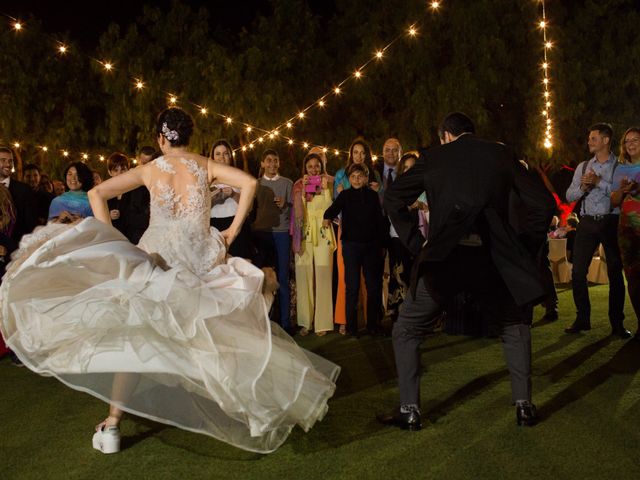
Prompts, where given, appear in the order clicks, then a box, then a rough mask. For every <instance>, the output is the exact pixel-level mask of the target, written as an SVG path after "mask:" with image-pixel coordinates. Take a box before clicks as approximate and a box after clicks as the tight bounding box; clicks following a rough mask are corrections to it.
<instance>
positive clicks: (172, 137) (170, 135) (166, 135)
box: [162, 122, 180, 142]
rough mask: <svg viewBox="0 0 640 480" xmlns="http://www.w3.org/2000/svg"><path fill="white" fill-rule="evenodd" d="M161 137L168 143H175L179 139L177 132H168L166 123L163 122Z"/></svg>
mask: <svg viewBox="0 0 640 480" xmlns="http://www.w3.org/2000/svg"><path fill="white" fill-rule="evenodd" d="M162 135H163V136H164V138H166V139H167V140H169V141H170V142H175V141H177V140H178V139H179V138H180V135H178V132H176V131H175V130H169V127H168V126H167V122H164V123H163V124H162Z"/></svg>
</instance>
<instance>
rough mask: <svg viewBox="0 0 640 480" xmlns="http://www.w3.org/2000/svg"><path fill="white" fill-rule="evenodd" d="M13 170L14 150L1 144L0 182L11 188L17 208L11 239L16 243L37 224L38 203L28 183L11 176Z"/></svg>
mask: <svg viewBox="0 0 640 480" xmlns="http://www.w3.org/2000/svg"><path fill="white" fill-rule="evenodd" d="M12 170H13V151H12V150H11V149H10V148H8V147H2V146H0V182H1V183H3V184H4V185H5V187H7V188H8V189H9V192H10V193H11V198H12V199H13V205H14V207H15V209H16V224H15V225H14V227H13V232H12V234H11V239H12V240H13V241H14V242H15V244H16V245H18V244H19V243H20V239H21V238H22V236H23V235H25V234H26V233H31V231H32V230H33V229H34V228H35V226H36V205H35V198H34V195H33V192H32V191H31V189H30V188H29V186H28V185H27V184H26V183H22V182H19V181H18V180H16V179H14V178H11V173H12Z"/></svg>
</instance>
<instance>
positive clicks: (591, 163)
mask: <svg viewBox="0 0 640 480" xmlns="http://www.w3.org/2000/svg"><path fill="white" fill-rule="evenodd" d="M612 138H613V129H612V128H611V125H609V124H607V123H598V124H595V125H593V126H591V127H590V128H589V141H588V145H589V152H590V153H592V154H593V157H592V158H591V159H589V160H586V161H584V162H581V163H580V165H578V167H577V168H576V171H575V173H574V175H573V181H572V182H571V186H570V187H569V188H568V190H567V200H568V201H569V202H574V201H576V200H581V202H580V206H579V209H580V211H579V212H577V213H578V215H581V221H580V224H579V225H578V229H577V232H576V239H575V243H574V246H573V270H572V287H573V301H574V303H575V304H576V309H577V313H576V319H575V321H574V322H573V324H572V325H571V326H570V327H569V328H567V329H565V332H566V333H579V332H580V331H582V330H590V329H591V303H590V302H589V290H588V287H587V272H588V270H589V264H590V263H591V260H592V257H593V252H594V251H595V250H596V248H598V245H600V244H602V246H603V247H604V252H605V256H606V259H607V273H608V276H609V321H610V322H611V329H612V332H611V333H612V335H615V336H618V337H621V338H629V337H630V336H631V333H630V332H629V331H628V330H627V329H626V328H624V325H623V321H624V296H625V292H624V280H623V278H622V260H621V258H620V249H619V248H618V235H617V231H618V216H619V213H620V210H619V209H618V208H614V209H612V208H611V198H610V197H611V186H612V182H613V173H614V171H615V168H616V165H617V163H618V159H617V158H616V156H615V155H614V154H613V153H611V139H612Z"/></svg>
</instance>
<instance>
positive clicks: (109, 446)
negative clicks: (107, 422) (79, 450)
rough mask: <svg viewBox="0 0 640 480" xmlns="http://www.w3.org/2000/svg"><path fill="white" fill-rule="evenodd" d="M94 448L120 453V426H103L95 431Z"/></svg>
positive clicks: (105, 451)
mask: <svg viewBox="0 0 640 480" xmlns="http://www.w3.org/2000/svg"><path fill="white" fill-rule="evenodd" d="M93 448H95V449H96V450H100V451H101V452H102V453H118V452H119V451H120V430H119V429H118V427H116V426H112V427H102V428H101V429H100V430H98V431H97V432H96V433H94V434H93Z"/></svg>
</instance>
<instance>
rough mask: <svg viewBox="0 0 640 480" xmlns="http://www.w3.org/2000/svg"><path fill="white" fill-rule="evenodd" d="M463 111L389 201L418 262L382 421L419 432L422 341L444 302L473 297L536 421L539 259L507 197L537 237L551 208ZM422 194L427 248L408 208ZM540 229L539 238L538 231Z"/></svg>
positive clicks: (525, 412)
mask: <svg viewBox="0 0 640 480" xmlns="http://www.w3.org/2000/svg"><path fill="white" fill-rule="evenodd" d="M474 132H475V127H474V125H473V122H472V121H471V119H469V117H467V116H466V115H464V114H463V113H458V112H456V113H451V114H449V115H447V117H446V118H445V119H444V121H443V122H442V125H441V126H440V129H439V132H438V133H439V136H440V142H441V144H442V145H440V146H437V147H435V148H433V149H430V150H426V151H422V152H421V156H420V159H419V160H418V162H417V163H416V165H415V166H414V167H413V168H412V169H410V170H409V171H408V172H407V173H405V174H403V175H401V176H399V177H398V178H397V179H396V181H395V182H394V183H393V185H392V186H391V187H390V188H389V189H388V190H387V192H386V193H385V196H384V208H385V210H386V211H387V213H388V215H389V217H390V219H391V222H392V223H393V225H394V227H395V229H396V231H397V232H398V235H399V237H400V239H401V240H402V241H403V243H404V244H405V245H406V246H407V247H408V248H409V249H410V250H411V251H412V253H414V254H415V255H417V261H416V265H414V270H413V272H412V285H411V292H410V293H409V294H408V295H407V297H406V298H405V300H404V304H403V305H402V308H401V310H400V315H399V317H398V321H397V322H396V323H395V324H394V327H393V348H394V352H395V359H396V368H397V370H398V382H399V389H400V407H399V408H398V409H396V410H394V411H393V412H391V413H389V414H384V415H378V420H379V421H381V422H382V423H385V424H387V425H394V426H398V427H401V428H403V429H407V430H419V429H420V428H421V427H422V423H421V418H420V350H419V347H420V344H421V343H422V342H423V340H424V338H425V335H426V333H428V331H429V329H430V327H432V323H433V321H434V320H435V318H436V317H437V316H438V315H439V313H440V312H441V310H442V305H446V303H447V300H448V299H449V298H451V297H452V296H453V295H455V294H456V293H457V292H459V291H466V292H470V293H472V294H473V295H474V297H475V298H476V300H477V301H478V302H479V303H480V305H481V307H482V309H483V311H484V312H486V313H487V314H488V315H489V316H490V318H491V319H492V320H493V321H495V322H498V323H499V325H500V331H501V337H502V341H503V348H504V355H505V360H506V363H507V367H508V369H509V372H510V374H511V390H512V399H513V402H514V404H515V405H516V417H517V423H518V425H529V426H530V425H534V424H535V423H536V422H537V413H536V409H535V406H534V405H533V404H532V403H531V333H530V326H529V325H528V324H527V323H528V322H527V319H526V316H525V315H524V314H523V311H524V308H523V307H526V306H527V305H529V304H531V303H532V302H535V301H536V300H539V299H540V298H541V297H543V295H544V290H543V288H542V286H541V284H540V282H539V281H538V278H537V270H536V266H535V264H534V262H533V259H532V258H531V256H530V255H529V253H528V252H527V250H526V249H525V248H524V246H523V245H521V243H520V242H519V241H518V239H517V237H516V233H515V232H514V230H513V229H512V228H511V226H510V225H509V221H508V204H509V195H510V192H513V193H515V194H516V195H519V196H520V198H521V200H522V202H523V203H524V204H525V206H526V207H527V211H528V212H529V213H528V214H527V224H528V225H529V229H530V230H531V233H533V234H538V233H540V232H542V236H543V238H544V233H545V232H546V229H547V226H548V225H549V222H550V220H551V217H552V215H553V211H554V209H555V202H554V200H553V197H552V196H551V195H550V194H549V192H548V191H547V190H546V189H545V188H544V186H541V184H540V183H535V182H533V183H532V182H530V176H527V175H526V174H525V172H524V168H523V167H522V165H521V164H520V163H519V162H517V161H516V159H515V158H514V156H513V155H511V154H510V153H509V150H508V149H507V148H506V147H505V146H504V145H502V144H498V143H493V142H488V141H485V140H481V139H478V138H477V137H475V135H474ZM423 191H426V194H427V201H428V205H429V212H430V219H429V238H428V241H427V242H425V241H424V238H423V237H422V236H421V234H420V232H419V230H418V225H417V224H416V223H415V222H414V221H413V219H412V216H411V213H410V211H409V209H408V208H407V207H408V206H409V205H411V204H413V203H414V202H415V201H416V199H417V198H418V196H419V195H420V194H421V193H422V192H423ZM538 230H539V231H540V232H538Z"/></svg>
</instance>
